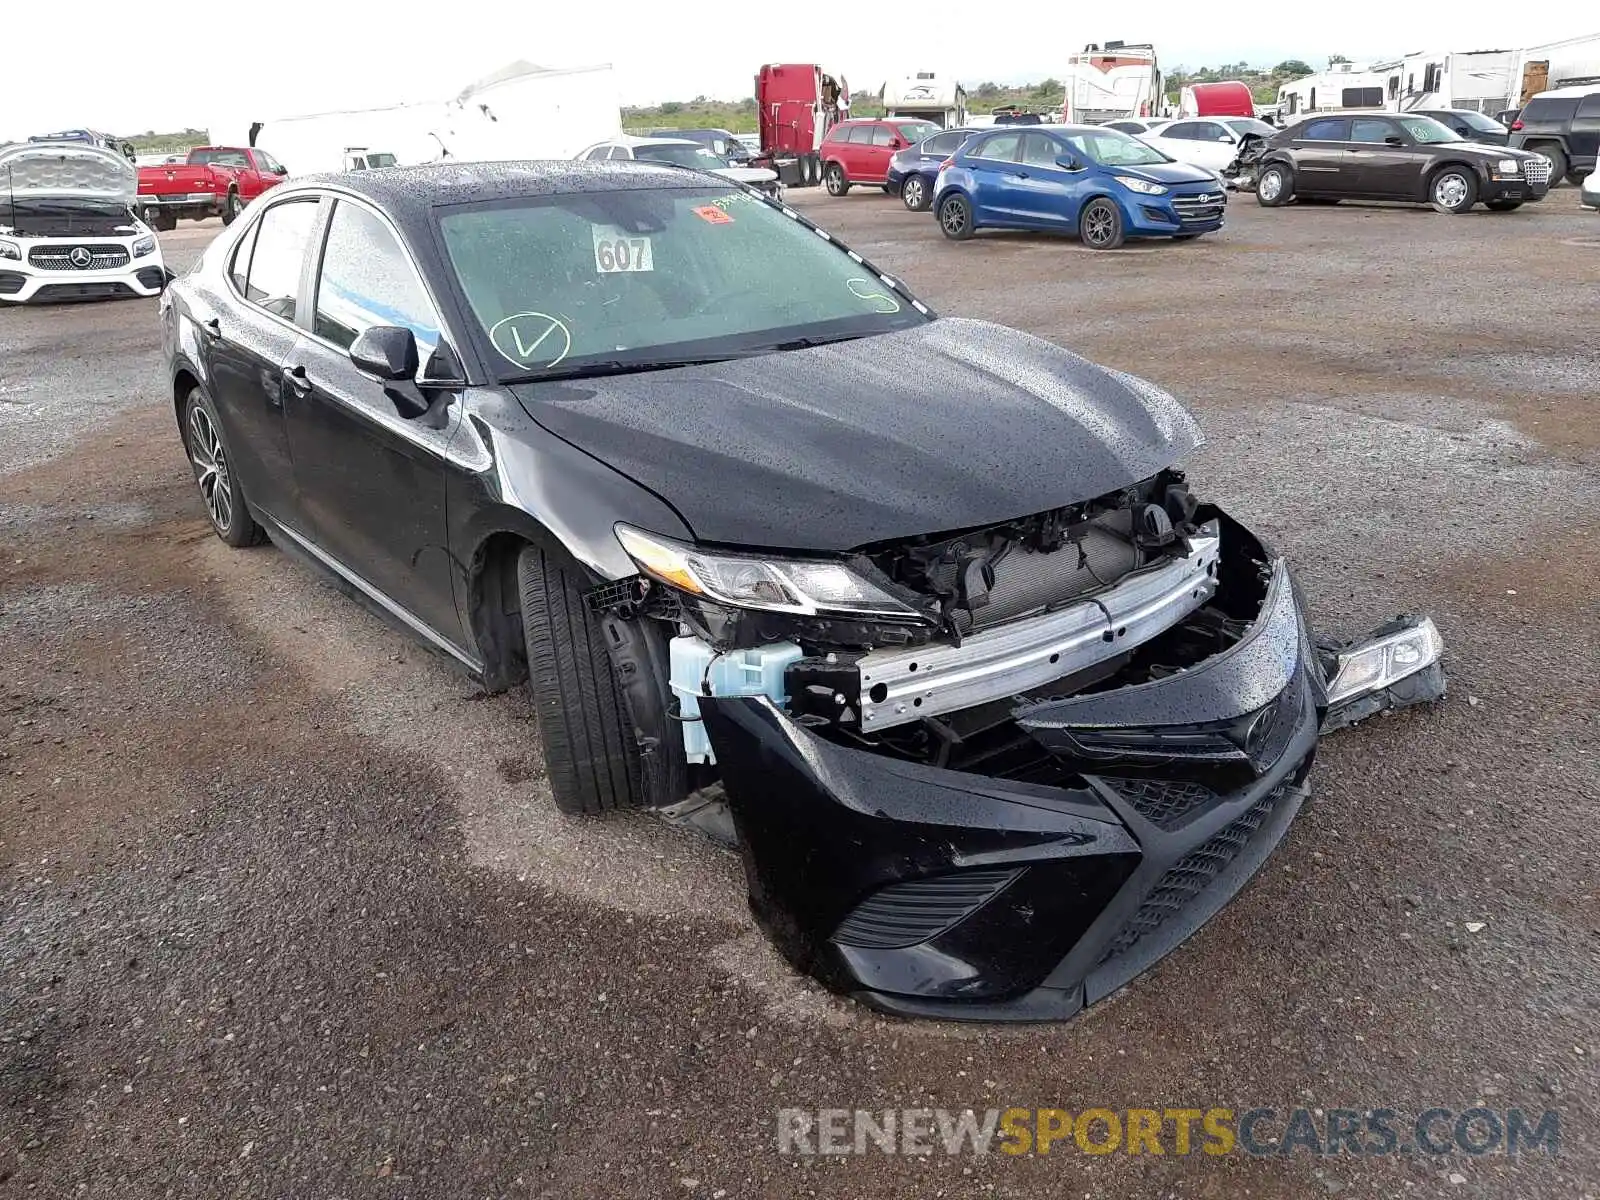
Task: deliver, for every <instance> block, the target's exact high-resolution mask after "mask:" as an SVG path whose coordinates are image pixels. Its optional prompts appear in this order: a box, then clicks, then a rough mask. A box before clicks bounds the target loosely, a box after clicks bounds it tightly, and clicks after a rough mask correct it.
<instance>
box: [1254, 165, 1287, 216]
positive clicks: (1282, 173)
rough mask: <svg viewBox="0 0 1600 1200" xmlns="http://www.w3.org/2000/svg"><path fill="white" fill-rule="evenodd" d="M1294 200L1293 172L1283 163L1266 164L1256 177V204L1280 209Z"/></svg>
mask: <svg viewBox="0 0 1600 1200" xmlns="http://www.w3.org/2000/svg"><path fill="white" fill-rule="evenodd" d="M1293 199H1294V172H1293V171H1291V170H1290V169H1289V167H1288V166H1287V164H1285V163H1268V164H1267V165H1266V166H1265V167H1264V168H1263V169H1262V171H1261V174H1260V175H1259V176H1257V177H1256V203H1257V204H1259V205H1261V207H1263V208H1280V207H1282V206H1283V205H1285V204H1287V203H1289V201H1291V200H1293Z"/></svg>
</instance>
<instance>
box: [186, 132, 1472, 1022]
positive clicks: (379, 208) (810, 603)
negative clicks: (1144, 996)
mask: <svg viewBox="0 0 1600 1200" xmlns="http://www.w3.org/2000/svg"><path fill="white" fill-rule="evenodd" d="M774 262H782V263H784V265H785V269H784V271H783V272H782V278H781V281H780V282H779V283H774V279H775V277H774V275H773V273H772V270H771V264H772V263H774ZM161 328H162V332H163V338H164V345H165V351H166V359H167V365H168V377H167V385H168V387H169V389H170V395H171V397H172V403H173V406H174V412H175V415H176V417H177V423H178V429H179V431H180V434H181V436H182V438H183V444H184V448H185V450H186V451H187V453H188V456H189V459H190V461H191V462H192V464H193V467H194V476H195V480H196V482H197V483H198V485H199V491H200V496H201V498H202V500H203V502H204V506H205V511H206V513H207V514H208V515H209V518H210V521H211V523H212V525H213V526H214V527H215V529H216V532H217V534H218V535H219V536H220V537H221V538H222V539H223V540H224V541H225V542H227V543H228V544H229V545H232V546H247V545H250V544H251V543H254V542H259V541H262V540H263V539H265V538H270V539H271V540H272V541H273V542H274V543H276V544H277V545H279V546H281V547H282V548H284V549H286V550H289V551H292V552H294V553H295V554H296V555H298V556H300V557H301V558H303V559H305V560H306V561H308V562H309V563H311V564H313V565H314V566H316V567H318V568H321V569H323V570H325V571H327V572H330V573H331V574H332V575H333V576H334V577H335V578H336V579H338V580H340V581H342V583H343V585H344V586H345V588H346V589H347V590H348V591H349V592H350V593H351V594H353V595H354V596H356V597H358V598H359V599H361V600H363V601H365V602H366V603H367V604H369V605H370V606H371V607H372V608H374V609H375V610H377V611H378V612H380V613H383V614H386V615H387V616H388V617H390V618H391V619H393V620H394V621H395V622H397V623H398V624H399V625H400V626H402V627H403V628H405V629H406V630H408V631H410V632H411V633H412V634H413V635H414V636H416V637H417V638H418V639H420V640H421V641H422V642H423V643H425V644H427V645H428V646H431V647H432V648H433V649H435V650H436V651H438V652H439V653H441V654H442V655H444V656H446V657H448V658H449V659H451V660H453V661H454V662H456V663H457V664H458V665H459V666H460V667H461V668H462V669H464V670H465V671H466V672H468V673H469V674H470V675H471V676H473V677H474V678H476V679H477V680H479V681H480V682H481V683H482V684H483V686H484V687H485V688H488V689H491V690H494V689H504V688H508V687H512V686H514V685H517V684H520V683H523V682H526V683H527V684H528V685H529V686H530V687H531V692H532V697H533V702H534V705H535V708H536V711H537V714H538V721H539V737H540V739H541V741H542V743H543V753H544V761H545V765H546V769H547V776H548V780H549V785H550V788H551V791H552V793H553V798H554V801H555V803H556V804H557V805H558V806H559V807H560V808H561V809H562V810H563V811H566V812H570V813H581V814H594V813H602V812H605V811H607V810H610V809H617V808H624V807H634V806H646V807H650V808H655V809H661V810H669V813H668V815H669V816H671V817H672V818H673V819H677V820H690V821H694V822H696V823H698V824H699V825H701V826H702V827H703V828H705V829H706V830H707V831H708V832H713V831H721V832H722V833H724V834H725V835H727V836H732V837H734V838H736V840H737V842H738V844H739V846H740V848H741V851H742V854H743V858H744V862H745V867H746V871H747V876H748V881H749V890H750V899H751V903H752V906H753V907H754V910H755V913H756V916H757V918H758V920H759V921H760V923H761V924H762V926H763V927H764V928H765V929H766V930H767V931H768V932H769V933H770V934H771V936H772V937H773V938H774V940H775V941H776V942H777V944H778V945H779V946H780V947H781V948H782V950H783V951H784V952H785V953H786V954H787V955H788V956H789V958H790V959H791V961H793V962H794V963H795V964H796V965H797V966H799V967H801V968H802V969H804V970H807V971H810V972H813V973H814V974H815V975H816V976H818V977H819V978H821V979H822V980H824V981H825V982H826V983H827V984H829V985H830V986H832V987H834V988H837V989H839V990H841V991H846V992H852V993H856V994H858V995H861V996H862V997H863V998H864V999H866V1000H867V1001H869V1002H870V1003H873V1004H876V1005H878V1006H879V1007H881V1008H883V1009H886V1010H890V1011H895V1012H900V1013H908V1014H909V1013H922V1014H935V1015H941V1016H956V1017H974V1018H997V1019H998V1018H1012V1019H1017V1018H1028V1019H1032V1018H1040V1017H1061V1016H1068V1015H1070V1014H1072V1013H1073V1012H1075V1011H1076V1010H1077V1009H1078V1008H1079V1007H1081V1006H1082V1005H1083V1004H1085V1003H1088V1002H1091V1001H1093V1000H1095V999H1097V998H1099V997H1100V996H1103V995H1105V994H1106V993H1108V992H1109V991H1111V990H1112V989H1114V988H1116V987H1117V986H1119V985H1120V984H1121V983H1123V982H1124V981H1126V980H1127V979H1129V978H1131V977H1132V976H1133V975H1135V974H1137V973H1138V972H1140V971H1141V970H1143V969H1144V968H1145V967H1147V966H1148V965H1150V964H1151V963H1152V962H1153V961H1155V960H1156V959H1157V958H1159V957H1160V956H1161V955H1162V954H1163V953H1165V952H1166V951H1167V950H1169V949H1171V948H1172V947H1173V946H1174V945H1176V944H1177V943H1178V942H1180V941H1181V940H1183V938H1184V937H1186V936H1187V935H1188V934H1189V933H1191V932H1193V931H1194V930H1195V929H1196V928H1198V927H1199V926H1200V925H1201V924H1202V923H1203V922H1204V921H1205V920H1206V919H1207V918H1208V917H1209V916H1210V915H1211V914H1212V913H1213V912H1215V911H1216V910H1217V909H1218V908H1219V907H1220V906H1221V905H1222V904H1224V903H1225V902H1226V901H1227V900H1228V899H1229V898H1230V897H1231V896H1232V895H1233V894H1234V893H1235V892H1236V891H1237V890H1238V889H1239V888H1240V887H1242V886H1243V885H1244V883H1245V882H1246V880H1247V879H1248V878H1249V877H1250V875H1251V874H1252V873H1253V872H1254V871H1255V870H1256V868H1257V867H1258V866H1259V865H1260V863H1261V861H1262V860H1263V858H1264V857H1265V856H1266V855H1267V853H1268V852H1269V851H1270V850H1271V849H1272V847H1273V846H1274V844H1275V843H1276V842H1277V841H1278V839H1279V838H1280V837H1282V836H1283V834H1284V831H1285V830H1286V828H1287V827H1288V825H1289V822H1290V821H1291V820H1292V819H1293V817H1294V815H1295V813H1296V812H1297V811H1298V809H1299V808H1300V805H1301V803H1302V801H1303V799H1304V797H1305V795H1306V784H1307V776H1308V773H1309V771H1310V769H1311V761H1312V756H1313V753H1314V751H1315V748H1316V744H1317V738H1318V734H1319V728H1321V727H1325V725H1326V723H1327V722H1329V721H1333V722H1344V721H1349V720H1352V719H1355V718H1358V717H1360V716H1364V715H1367V714H1369V713H1372V712H1376V711H1379V710H1381V709H1383V708H1386V707H1393V706H1396V705H1400V704H1404V703H1409V702H1412V701H1415V700H1417V699H1419V698H1427V697H1432V696H1436V695H1438V694H1439V691H1440V689H1441V688H1442V680H1443V676H1442V673H1441V668H1440V666H1439V665H1438V662H1437V658H1438V654H1439V641H1438V634H1437V632H1436V631H1435V630H1434V629H1433V626H1432V624H1431V622H1428V621H1426V620H1421V621H1399V622H1395V623H1393V624H1391V625H1390V626H1388V627H1386V628H1384V629H1383V630H1381V631H1379V632H1378V634H1376V635H1375V637H1374V638H1373V639H1371V640H1369V641H1367V642H1364V643H1361V644H1357V645H1350V646H1344V647H1334V646H1329V645H1327V644H1325V643H1316V642H1313V640H1312V637H1311V634H1310V632H1309V630H1308V628H1307V625H1306V620H1305V617H1304V614H1303V613H1302V611H1301V607H1300V601H1299V597H1298V593H1297V591H1296V588H1295V586H1294V584H1293V582H1292V580H1291V579H1290V576H1289V570H1288V567H1287V566H1286V565H1285V563H1284V561H1283V559H1282V558H1280V557H1279V556H1278V555H1277V554H1275V553H1274V552H1273V551H1272V550H1271V549H1270V548H1269V547H1268V546H1267V545H1265V544H1264V543H1263V542H1261V541H1259V540H1258V539H1257V538H1255V537H1254V536H1252V535H1251V534H1250V532H1249V531H1248V530H1246V529H1245V528H1244V527H1243V526H1241V525H1240V524H1239V523H1237V522H1236V521H1234V520H1233V519H1231V518H1230V517H1229V516H1228V515H1227V514H1226V513H1225V512H1223V511H1222V510H1221V509H1219V508H1217V507H1216V506H1214V505H1212V504H1210V503H1207V502H1205V501H1203V500H1202V499H1201V498H1200V497H1199V496H1197V495H1195V494H1193V493H1192V492H1191V490H1190V487H1189V484H1188V481H1187V480H1186V479H1185V477H1184V474H1183V472H1182V471H1181V470H1180V468H1179V466H1178V464H1179V462H1180V460H1181V459H1182V458H1183V457H1184V456H1185V455H1186V454H1188V453H1189V452H1190V451H1192V450H1193V449H1194V448H1195V446H1197V445H1198V444H1199V442H1200V435H1199V431H1198V429H1197V428H1196V427H1195V424H1194V422H1193V420H1192V419H1191V418H1190V416H1189V414H1188V413H1187V412H1186V411H1185V410H1184V409H1183V408H1182V407H1181V406H1180V405H1179V404H1178V403H1177V401H1175V400H1174V399H1173V398H1172V397H1171V396H1169V395H1168V394H1166V393H1165V392H1163V391H1161V390H1160V389H1159V388H1157V387H1155V386H1154V385H1152V384H1150V383H1147V382H1145V381H1144V380H1141V379H1137V378H1135V377H1133V376H1130V375H1125V374H1121V373H1119V372H1115V371H1109V370H1106V369H1103V368H1101V367H1097V366H1095V365H1094V364H1092V363H1090V362H1087V361H1085V360H1084V359H1081V358H1079V357H1077V356H1076V355H1074V354H1070V353H1068V352H1067V351H1065V350H1062V349H1059V348H1058V347H1056V346H1054V345H1051V344H1050V343H1048V342H1044V341H1041V340H1039V339H1037V338H1034V337H1031V336H1029V335H1027V334H1023V333H1019V332H1016V331H1014V330H1011V329H1006V328H1003V327H1000V326H996V325H990V324H985V323H982V322H978V321H970V320H960V319H956V318H935V316H934V314H933V313H931V312H929V310H928V309H927V308H926V306H924V305H923V304H922V303H920V302H919V301H918V300H916V299H915V298H914V297H913V296H912V295H911V294H910V293H909V292H908V290H907V289H906V288H905V287H904V286H903V285H902V284H901V283H900V282H899V281H898V280H896V279H893V278H891V277H889V276H887V275H885V274H884V273H883V272H881V271H879V270H877V269H876V268H874V267H873V266H872V265H871V264H869V263H867V262H866V261H864V260H863V259H862V258H861V256H860V255H858V254H855V253H854V252H852V251H849V250H847V249H845V248H844V247H843V246H841V245H840V244H838V243H837V242H836V241H835V240H834V239H833V238H831V237H830V236H828V235H827V234H826V233H824V232H822V231H820V230H818V229H817V228H815V227H814V226H812V225H811V224H810V223H808V222H807V221H806V220H805V219H804V218H802V217H801V216H799V215H798V214H797V213H795V212H793V211H791V210H788V209H785V208H782V207H780V206H779V205H777V204H774V203H771V202H769V201H767V200H764V199H762V198H761V197H758V196H755V195H753V194H752V193H750V192H749V191H748V190H746V189H744V188H740V187H737V186H733V185H730V184H728V183H727V182H725V181H720V180H717V179H714V178H711V177H708V176H706V175H703V174H700V173H699V172H695V171H688V170H680V169H676V168H672V167H663V166H654V165H650V164H642V163H632V162H628V163H623V162H609V163H587V162H580V163H543V164H539V163H528V164H516V163H498V164H478V165H472V164H468V165H462V166H438V167H415V168H396V169H390V170H378V171H368V172H363V173H361V174H359V175H343V176H338V177H333V176H329V177H321V178H319V177H309V178H306V179H302V180H296V181H292V182H290V183H286V184H284V185H283V186H281V187H278V188H275V189H273V191H272V193H271V194H270V195H269V196H266V197H264V198H263V199H262V200H260V201H258V202H257V203H256V204H253V205H251V206H250V208H249V210H248V211H247V212H246V214H245V216H244V218H243V219H242V220H241V221H239V222H237V223H236V224H235V225H234V226H233V227H232V228H231V229H229V230H227V231H226V232H224V233H223V234H222V235H221V236H220V237H219V238H218V239H217V241H216V242H214V243H213V244H212V245H211V246H210V247H209V248H208V249H207V251H206V253H205V254H204V256H203V258H202V259H201V261H200V262H199V264H198V265H197V267H196V269H195V270H193V271H192V272H190V273H189V274H188V275H186V276H185V277H184V278H183V279H182V280H180V281H178V282H177V283H175V284H174V285H173V286H172V287H171V288H170V289H169V290H168V292H167V293H166V296H165V298H164V299H163V301H162V304H161ZM929 380H933V381H935V382H934V383H933V384H932V385H931V386H930V384H929V382H928V381H929ZM718 782H720V783H721V785H722V789H721V790H720V791H718V790H716V789H713V788H710V786H709V785H712V784H714V783H718ZM719 796H725V800H722V799H718V797H719Z"/></svg>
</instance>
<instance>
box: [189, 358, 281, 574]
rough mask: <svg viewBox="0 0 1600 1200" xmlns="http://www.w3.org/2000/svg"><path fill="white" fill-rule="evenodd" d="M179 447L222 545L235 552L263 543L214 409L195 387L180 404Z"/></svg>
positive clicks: (264, 536) (209, 398)
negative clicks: (182, 449) (181, 408)
mask: <svg viewBox="0 0 1600 1200" xmlns="http://www.w3.org/2000/svg"><path fill="white" fill-rule="evenodd" d="M183 445H184V449H185V450H187V451H188V452H189V465H190V467H192V468H193V469H194V481H195V486H197V487H198V488H199V489H200V499H201V500H202V501H204V502H205V506H206V516H207V517H209V518H210V520H211V528H212V529H213V530H214V531H215V532H216V535H217V536H218V537H219V538H221V539H222V540H223V541H224V542H225V543H227V544H228V545H230V546H232V547H234V548H235V549H239V548H241V547H244V546H254V545H258V544H259V543H261V542H263V541H265V540H266V534H265V533H263V532H262V529H261V526H259V525H257V524H256V521H255V518H254V517H252V516H251V515H250V506H249V505H248V504H246V503H245V499H244V492H243V490H242V489H241V488H240V487H239V480H238V477H237V476H236V475H234V473H233V459H232V458H231V457H230V456H229V454H228V444H227V442H226V440H225V439H224V438H223V435H222V422H221V420H219V419H218V417H217V409H216V406H215V405H214V404H212V403H211V397H210V396H207V395H206V394H205V393H204V392H202V391H201V390H200V389H199V388H195V389H193V390H192V391H191V392H190V393H189V398H188V399H187V400H185V401H184V405H183Z"/></svg>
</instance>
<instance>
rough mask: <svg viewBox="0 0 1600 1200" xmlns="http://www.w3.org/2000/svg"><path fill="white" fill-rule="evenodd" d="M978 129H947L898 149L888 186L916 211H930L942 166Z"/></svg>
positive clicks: (890, 169) (894, 156)
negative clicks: (935, 183)
mask: <svg viewBox="0 0 1600 1200" xmlns="http://www.w3.org/2000/svg"><path fill="white" fill-rule="evenodd" d="M977 132H978V130H976V129H965V128H963V129H946V130H943V131H942V132H940V133H936V134H934V135H933V136H932V137H925V138H923V139H922V140H921V141H920V142H917V143H915V144H914V145H911V146H907V147H906V148H905V149H904V150H899V151H896V152H895V153H894V154H893V155H892V156H891V157H890V159H889V175H888V180H887V184H886V186H887V187H888V188H889V190H890V191H891V192H895V193H897V194H898V195H899V197H900V200H901V202H902V203H903V204H904V205H905V206H906V207H907V208H909V209H910V210H911V211H912V212H927V211H928V209H930V208H932V207H933V181H934V180H935V179H937V178H938V177H939V168H940V167H941V166H942V165H943V164H944V161H945V159H947V158H949V157H950V156H951V155H952V154H954V153H955V152H956V151H957V150H959V149H961V143H963V142H965V141H966V140H967V139H968V138H969V137H971V136H972V135H973V134H975V133H977Z"/></svg>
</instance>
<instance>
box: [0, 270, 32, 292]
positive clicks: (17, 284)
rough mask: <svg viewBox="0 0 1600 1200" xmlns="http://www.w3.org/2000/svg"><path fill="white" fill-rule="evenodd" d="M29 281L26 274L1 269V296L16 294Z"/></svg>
mask: <svg viewBox="0 0 1600 1200" xmlns="http://www.w3.org/2000/svg"><path fill="white" fill-rule="evenodd" d="M27 282H28V277H27V276H26V275H18V274H17V273H16V272H15V271H0V296H14V295H16V294H17V293H18V292H20V291H21V290H22V285H23V284H25V283H27Z"/></svg>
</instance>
